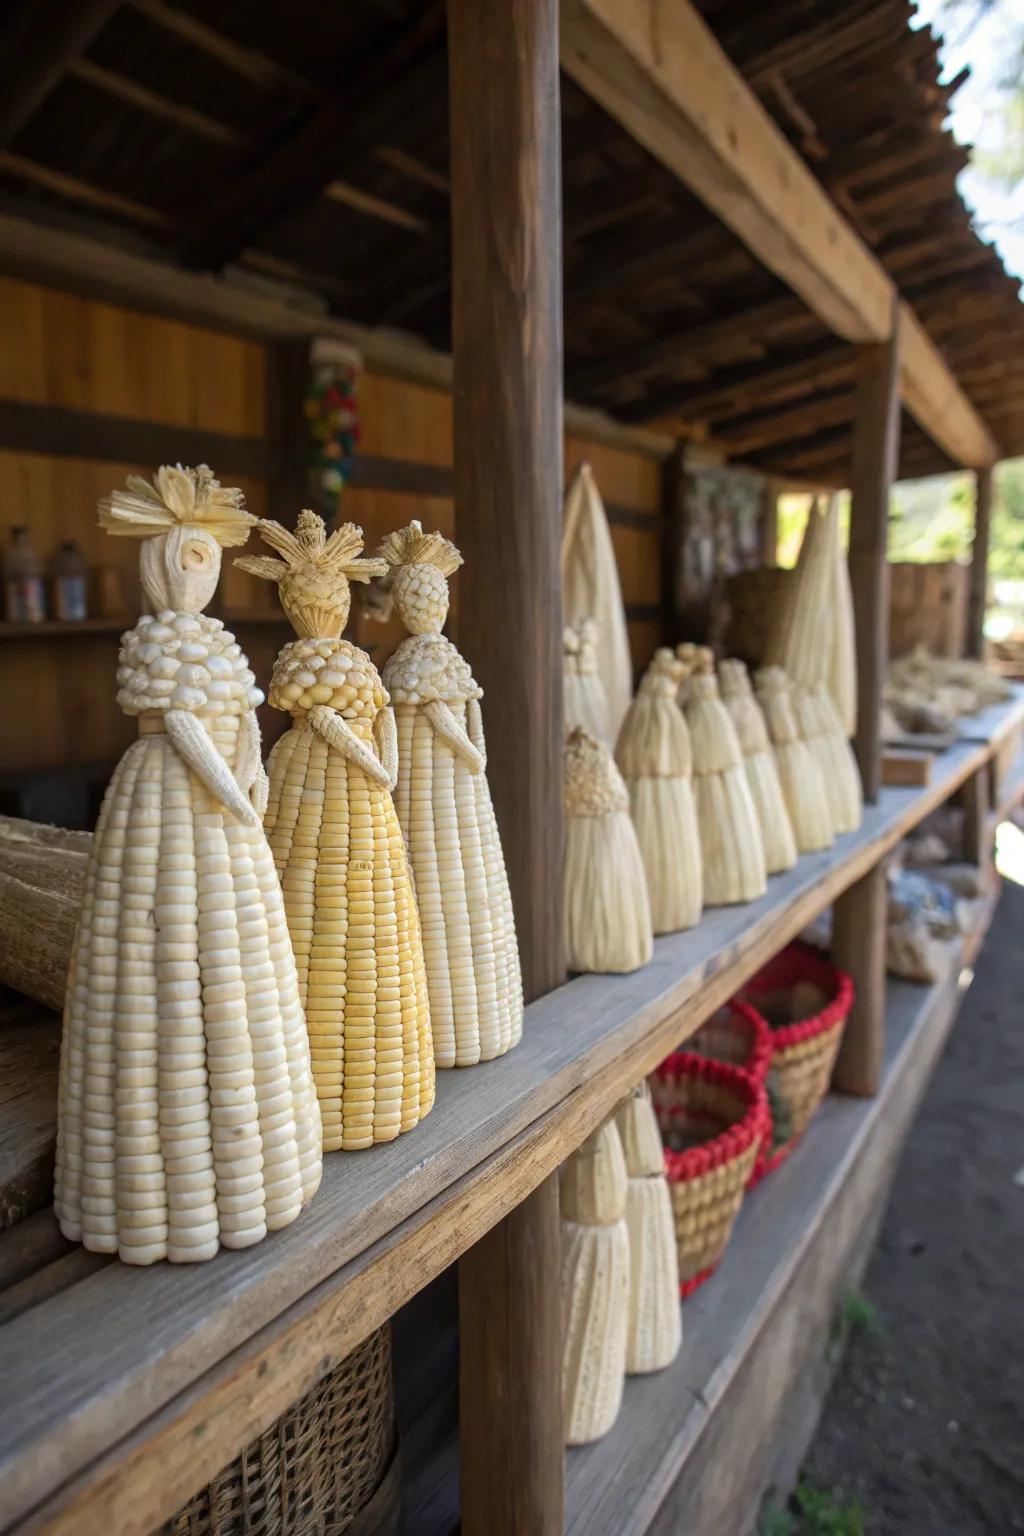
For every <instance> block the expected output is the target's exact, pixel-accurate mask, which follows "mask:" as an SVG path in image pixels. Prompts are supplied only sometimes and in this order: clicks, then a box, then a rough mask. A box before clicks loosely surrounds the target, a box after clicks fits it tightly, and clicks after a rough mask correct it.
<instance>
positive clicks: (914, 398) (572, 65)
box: [562, 0, 997, 466]
mask: <svg viewBox="0 0 1024 1536" xmlns="http://www.w3.org/2000/svg"><path fill="white" fill-rule="evenodd" d="M866 25H867V23H865V26H866ZM925 41H926V42H927V41H928V40H927V39H926V40H925ZM821 46H822V47H823V48H825V49H826V51H827V50H828V49H830V48H834V47H835V46H836V42H835V39H834V38H828V39H826V38H824V37H823V40H822V44H821ZM929 46H931V44H930V43H929ZM800 58H801V60H803V61H804V63H806V59H807V55H806V49H805V48H804V47H803V44H801V50H800ZM779 62H780V60H779V57H778V55H777V53H776V54H773V55H772V56H771V58H770V63H771V67H772V68H777V67H778V66H779ZM562 63H563V66H564V68H565V69H566V71H567V72H568V73H569V74H570V75H571V76H572V78H573V79H574V80H575V81H576V83H577V84H578V85H580V86H581V87H582V88H583V89H584V90H585V91H586V92H588V94H589V95H591V96H592V97H593V98H594V99H595V100H597V101H598V102H599V103H600V104H601V106H602V107H603V108H604V109H605V111H607V112H608V113H610V114H611V115H612V116H613V117H615V118H616V119H617V120H618V121H619V122H620V123H621V124H622V125H623V127H625V128H626V129H627V130H628V131H629V132H630V133H631V134H632V135H633V136H634V137H635V138H636V139H637V140H638V141H639V142H640V143H641V144H643V145H644V147H645V148H646V149H648V150H649V151H650V152H651V153H652V154H653V155H654V156H655V157H656V158H657V159H659V160H661V162H662V163H663V164H664V165H666V166H668V168H669V169H670V170H672V171H673V172H674V173H675V175H677V176H678V177H679V178H680V180H682V181H683V182H685V183H686V184H687V185H688V186H689V187H690V188H691V190H693V191H694V192H696V193H697V195H698V196H699V197H700V198H701V199H702V200H703V201H704V202H705V204H706V205H707V206H708V207H709V208H711V209H712V211H713V212H714V213H716V214H717V215H718V216H719V217H720V218H721V219H722V220H723V222H724V223H726V224H727V225H728V226H729V228H730V229H731V230H732V231H733V232H734V233H735V234H737V235H738V236H739V237H740V239H741V240H743V242H744V243H745V244H746V245H747V247H748V248H749V249H750V250H751V251H752V252H753V253H754V255H755V256H756V257H757V258H758V260H759V261H761V262H762V263H763V264H764V265H765V266H767V267H768V268H769V269H770V270H771V271H773V272H775V273H776V275H777V276H779V277H781V278H782V279H783V280H784V281H785V282H786V283H787V284H788V286H789V287H790V288H792V289H793V290H794V291H795V292H796V293H798V294H799V295H800V296H801V298H803V299H804V301H805V302H806V303H807V304H808V305H809V306H810V308H811V309H812V311H813V312H814V313H815V314H816V315H817V316H818V317H819V319H821V320H822V321H824V322H825V324H827V325H828V326H829V328H830V329H831V330H832V331H834V332H835V333H836V334H837V335H839V336H840V337H842V338H843V339H845V340H847V341H853V342H880V341H883V340H885V339H886V338H887V337H888V335H889V334H890V327H891V325H892V313H893V309H892V306H893V299H894V294H895V289H894V285H893V283H892V280H891V279H890V278H889V277H888V275H887V274H886V272H885V270H884V269H883V267H882V266H881V264H880V263H879V262H878V260H877V259H876V258H875V257H874V256H873V255H872V253H871V252H870V250H868V248H867V247H866V246H865V245H864V244H863V242H862V241H861V240H860V239H859V238H858V237H857V235H856V234H855V233H854V231H853V229H852V228H851V227H850V224H849V223H848V222H847V220H846V219H844V217H843V216H842V214H841V213H840V212H839V211H838V209H837V208H836V207H835V205H834V203H832V202H831V201H830V199H829V198H828V196H827V194H826V193H825V192H824V190H823V189H822V187H821V186H820V185H819V183H818V182H817V181H816V180H815V178H814V177H813V175H812V174H811V172H810V171H809V170H808V168H807V166H806V165H805V164H804V163H803V161H802V160H801V159H800V157H799V155H798V154H797V153H796V151H795V150H794V149H793V148H792V147H791V145H790V144H789V143H788V142H787V141H786V139H785V138H784V137H783V135H782V134H781V132H780V131H779V129H778V128H777V127H776V126H775V124H774V122H773V121H772V120H771V118H770V117H769V116H768V114H767V112H766V111H765V110H764V108H763V107H762V106H761V104H760V102H759V101H758V100H757V98H756V97H755V95H754V94H753V91H752V90H751V88H750V87H749V85H748V84H747V83H746V82H745V81H744V80H743V78H742V77H741V76H740V74H739V73H738V72H737V70H736V69H735V68H734V66H733V65H732V63H730V61H729V59H728V58H727V57H726V55H725V53H724V52H723V51H722V49H721V47H720V46H719V44H718V43H717V42H716V40H715V38H714V36H713V35H712V33H711V31H710V30H709V28H708V26H707V25H706V23H705V22H704V21H703V19H702V18H701V16H700V15H699V14H698V13H697V11H696V10H695V9H694V7H693V6H692V5H691V4H690V3H689V0H564V4H563V8H562ZM762 67H763V61H762ZM943 174H944V175H945V176H946V177H947V180H948V174H949V173H948V169H947V170H946V171H945V172H944V173H943ZM930 194H931V188H930V187H929V188H928V189H927V195H930ZM924 195H925V193H924V192H922V194H921V196H924ZM893 203H894V215H893V216H895V217H896V219H897V220H900V219H905V218H906V217H907V214H906V213H905V212H904V211H903V209H902V206H901V204H900V200H899V198H896V197H894V198H893ZM888 205H889V199H888V195H886V201H885V203H884V206H886V207H888ZM903 314H904V318H905V321H906V323H905V324H904V326H903V333H904V337H903V345H902V348H901V379H902V389H903V397H904V400H905V401H906V404H907V406H908V408H909V409H910V411H911V412H912V413H913V414H914V416H915V417H916V418H917V420H918V421H919V422H920V424H921V425H922V426H923V427H924V428H925V430H926V431H927V432H928V434H929V435H930V436H931V437H932V439H933V440H934V441H935V442H936V443H937V444H938V445H939V446H940V447H941V448H942V450H943V451H944V452H945V453H947V454H949V455H950V457H951V458H952V459H953V460H954V461H955V462H958V463H964V464H968V465H971V466H977V465H982V464H988V463H991V462H992V461H993V460H994V459H995V457H996V456H997V449H996V445H995V443H994V441H993V440H992V437H991V434H990V433H989V432H988V429H987V428H986V427H985V425H984V423H983V422H982V420H981V418H980V416H979V415H978V413H977V411H976V410H975V409H974V407H973V406H972V405H971V403H970V401H969V400H968V399H967V397H966V396H965V395H964V393H963V391H962V390H961V389H960V387H959V385H958V384H957V382H956V379H955V378H954V377H953V375H952V374H951V372H950V370H949V368H948V366H947V365H946V363H945V360H944V359H943V358H942V356H941V354H940V353H939V352H938V350H937V349H936V348H935V346H934V345H933V344H932V343H931V342H930V341H929V339H928V337H927V335H926V333H925V332H924V330H923V328H922V327H921V325H920V323H919V322H918V321H917V320H916V318H915V317H914V316H913V314H912V313H911V312H910V311H909V310H908V308H907V306H906V305H904V306H903ZM686 398H687V390H686V388H685V387H684V388H683V389H682V390H680V391H669V390H666V391H664V392H662V393H661V394H660V395H657V396H655V397H652V398H650V399H648V400H646V401H641V402H639V403H636V404H634V405H632V406H631V407H629V408H628V410H627V412H626V414H628V415H629V416H630V417H631V418H632V419H641V420H643V419H652V418H654V417H656V416H658V415H660V414H662V413H663V412H664V411H666V410H675V409H678V408H681V407H682V406H683V405H684V404H685V403H686Z"/></svg>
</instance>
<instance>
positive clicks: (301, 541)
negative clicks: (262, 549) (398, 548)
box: [235, 509, 385, 640]
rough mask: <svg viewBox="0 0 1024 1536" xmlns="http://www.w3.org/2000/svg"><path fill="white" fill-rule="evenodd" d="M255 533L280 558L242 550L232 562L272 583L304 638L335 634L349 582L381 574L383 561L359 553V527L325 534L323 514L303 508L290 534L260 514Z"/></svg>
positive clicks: (347, 603) (346, 605)
mask: <svg viewBox="0 0 1024 1536" xmlns="http://www.w3.org/2000/svg"><path fill="white" fill-rule="evenodd" d="M260 536H261V537H262V539H263V541H264V543H266V544H269V545H270V547H271V549H275V550H276V551H277V553H278V556H279V558H278V559H274V558H273V557H272V556H270V555H246V556H244V558H243V559H241V560H236V561H235V564H236V565H237V566H238V567H239V568H240V569H241V570H243V571H248V572H249V574H250V575H251V576H262V577H263V578H264V580H265V581H276V582H277V587H278V592H279V594H280V597H281V606H282V608H283V609H284V611H285V613H286V614H287V615H288V618H289V620H290V621H291V625H292V628H293V629H294V630H295V633H296V634H297V635H300V636H302V637H303V638H306V639H313V638H316V639H324V640H329V639H333V638H335V637H336V636H337V635H340V634H341V632H342V630H343V629H344V628H345V625H346V624H347V623H348V615H349V609H350V607H351V603H352V596H351V591H350V587H349V583H350V582H353V581H369V580H370V578H371V577H372V576H382V575H383V574H384V570H385V567H384V564H383V562H382V561H380V560H364V559H360V558H359V554H360V551H361V549H362V547H363V531H362V529H361V528H357V527H356V525H355V523H342V525H341V527H340V528H336V529H335V530H334V532H333V533H332V534H331V535H330V537H329V538H328V536H327V529H326V527H325V525H324V520H323V518H322V517H317V515H316V513H315V512H310V511H309V510H308V509H306V510H304V511H302V512H300V513H299V518H298V523H297V526H296V529H295V532H294V533H292V532H291V530H290V529H288V528H284V527H282V525H281V524H280V523H275V522H271V521H270V520H269V519H267V518H263V519H262V520H261V521H260Z"/></svg>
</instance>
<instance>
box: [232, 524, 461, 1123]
mask: <svg viewBox="0 0 1024 1536" xmlns="http://www.w3.org/2000/svg"><path fill="white" fill-rule="evenodd" d="M260 529H261V532H262V535H263V537H264V539H265V540H266V541H267V542H268V543H269V544H271V546H272V547H273V548H274V549H276V550H277V551H278V552H279V553H280V554H281V556H282V557H283V558H282V559H271V558H267V557H263V556H256V557H251V558H247V559H245V560H241V561H239V562H238V563H239V565H241V566H242V567H243V568H244V569H245V570H248V571H251V572H252V573H254V574H256V575H260V576H265V577H268V578H270V579H272V580H275V581H277V582H278V583H279V585H280V594H281V600H282V603H283V604H284V607H285V611H286V612H287V613H288V616H289V618H290V619H291V621H292V623H293V625H294V626H295V628H296V629H297V630H298V631H299V634H298V638H297V639H295V640H293V641H291V642H290V643H289V644H288V645H286V646H285V647H284V649H283V650H282V651H281V653H280V655H279V656H278V658H277V662H276V664H275V667H274V675H273V680H272V682H271V688H270V703H271V705H273V706H274V708H276V709H281V710H285V711H286V712H288V713H289V714H291V715H292V716H293V724H292V727H291V729H290V730H289V731H286V732H285V734H284V735H283V736H282V737H281V739H280V741H278V742H277V743H276V745H275V747H274V749H273V751H272V753H271V755H270V759H269V762H268V764H267V767H268V771H269V775H270V795H269V801H268V804H267V813H266V818H265V825H266V830H267V836H268V838H269V841H270V846H271V849H272V851H273V855H274V860H275V862H276V865H277V868H278V871H279V873H280V876H281V885H282V888H283V890H284V901H285V910H286V912H287V915H288V926H289V929H290V932H291V936H292V943H293V945H294V948H295V958H296V962H297V965H298V973H299V990H300V995H301V998H302V1002H303V1005H304V1007H305V1011H306V1026H307V1029H308V1031H309V1042H310V1051H311V1054H312V1061H313V1076H314V1078H315V1081H316V1089H317V1094H318V1095H319V1099H320V1110H321V1115H322V1117H323V1137H324V1151H325V1152H334V1151H338V1150H344V1151H355V1150H358V1149H360V1148H365V1147H370V1146H372V1145H373V1144H374V1143H375V1142H380V1141H391V1140H393V1139H394V1138H395V1137H396V1136H398V1135H399V1133H400V1132H402V1131H408V1130H411V1129H412V1127H413V1126H414V1125H416V1124H417V1123H418V1122H419V1121H420V1120H421V1119H422V1118H423V1116H424V1115H425V1114H426V1113H427V1112H428V1110H429V1109H430V1107H431V1105H432V1104H433V1102H434V1055H433V1047H432V1042H431V1034H430V1008H429V1002H428V996H427V977H426V969H425V966H424V959H423V943H422V938H421V934H420V923H419V916H418V913H417V909H416V901H415V896H414V892H413V885H412V878H411V875H410V872H409V864H408V858H407V855H406V850H405V844H404V842H403V840H402V832H401V828H400V827H399V824H398V818H397V816H396V814H395V807H394V803H393V801H392V798H391V790H392V787H393V785H394V782H395V771H396V761H395V757H396V753H395V722H394V716H393V714H392V711H391V709H390V706H389V702H388V696H387V693H386V692H385V689H384V685H383V683H382V681H381V678H380V675H379V673H378V672H377V669H376V667H374V665H373V663H372V662H371V661H370V658H369V656H367V654H366V652H365V651H362V650H360V649H359V648H358V647H357V646H354V645H352V644H350V642H349V641H347V640H343V639H341V638H340V634H341V630H342V629H343V628H344V626H345V621H346V619H347V618H348V611H349V585H348V582H349V579H353V580H366V579H368V578H369V577H370V576H372V575H377V574H382V573H383V570H384V567H383V565H382V564H381V563H380V562H375V561H372V560H358V559H356V556H357V554H358V552H359V550H360V549H361V548H362V534H361V532H360V530H359V529H358V528H355V527H354V526H353V525H352V524H351V523H346V524H344V525H343V526H342V527H341V528H339V529H337V530H336V531H335V532H334V533H333V534H332V535H331V537H330V539H328V538H327V536H326V530H325V528H324V524H323V521H322V519H320V518H319V517H317V516H316V515H315V514H314V513H312V512H306V511H304V512H302V513H300V515H299V521H298V529H297V533H296V534H292V533H290V532H289V531H288V530H287V529H285V528H282V527H281V526H280V525H279V524H277V523H268V522H263V523H261V525H260Z"/></svg>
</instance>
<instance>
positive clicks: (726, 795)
mask: <svg viewBox="0 0 1024 1536" xmlns="http://www.w3.org/2000/svg"><path fill="white" fill-rule="evenodd" d="M678 654H679V655H680V657H681V659H682V660H683V661H684V662H685V663H686V664H687V665H688V666H691V665H692V667H693V671H692V675H691V676H690V679H689V681H688V683H687V684H686V685H685V697H686V707H685V708H686V723H687V725H688V726H689V728H690V740H691V742H692V744H693V783H694V793H695V798H696V802H697V825H698V827H699V828H700V838H701V854H702V858H703V865H704V904H705V906H708V907H724V906H729V905H730V904H731V903H733V902H738V901H754V900H755V899H756V898H757V897H758V896H763V895H764V892H765V888H766V885H767V869H766V865H765V855H764V841H763V839H762V837H761V826H760V823H759V821H758V818H757V812H756V811H755V809H754V801H753V799H752V797H751V794H750V786H749V784H748V783H747V776H746V772H745V771H744V767H743V757H742V754H741V752H740V744H739V741H738V740H737V737H736V730H735V727H734V726H733V723H732V720H731V719H730V718H729V711H728V710H727V709H726V707H725V705H724V704H723V703H722V700H721V698H720V697H719V693H718V680H717V679H716V677H715V674H714V671H713V667H712V659H711V652H710V651H709V650H708V649H707V647H705V646H685V645H684V646H680V647H679V651H678Z"/></svg>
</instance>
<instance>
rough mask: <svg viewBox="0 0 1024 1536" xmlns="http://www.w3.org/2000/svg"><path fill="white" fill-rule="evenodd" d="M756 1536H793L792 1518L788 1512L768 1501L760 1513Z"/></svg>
mask: <svg viewBox="0 0 1024 1536" xmlns="http://www.w3.org/2000/svg"><path fill="white" fill-rule="evenodd" d="M757 1536H793V1516H792V1515H791V1514H790V1512H789V1510H788V1509H783V1508H782V1507H781V1505H779V1504H776V1503H775V1502H774V1501H769V1502H768V1503H767V1504H766V1505H765V1507H764V1509H763V1510H762V1511H761V1523H760V1525H759V1526H758V1528H757Z"/></svg>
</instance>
